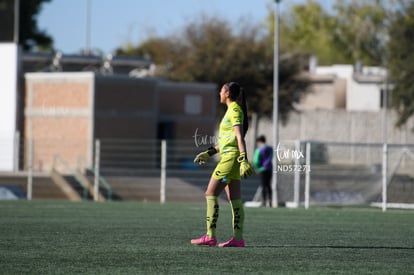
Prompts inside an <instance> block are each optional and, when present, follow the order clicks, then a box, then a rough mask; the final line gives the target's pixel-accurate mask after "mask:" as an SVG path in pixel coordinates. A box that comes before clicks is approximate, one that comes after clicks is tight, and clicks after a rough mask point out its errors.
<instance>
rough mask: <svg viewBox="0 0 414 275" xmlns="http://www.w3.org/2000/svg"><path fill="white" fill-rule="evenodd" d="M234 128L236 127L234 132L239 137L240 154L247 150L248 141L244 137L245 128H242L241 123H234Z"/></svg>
mask: <svg viewBox="0 0 414 275" xmlns="http://www.w3.org/2000/svg"><path fill="white" fill-rule="evenodd" d="M233 129H234V133H235V135H236V138H237V146H238V147H239V151H240V154H241V153H243V152H246V142H245V141H244V138H243V135H242V131H243V130H242V128H241V125H240V124H238V125H234V126H233Z"/></svg>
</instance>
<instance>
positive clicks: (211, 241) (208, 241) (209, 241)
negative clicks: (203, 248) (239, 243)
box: [191, 234, 217, 246]
mask: <svg viewBox="0 0 414 275" xmlns="http://www.w3.org/2000/svg"><path fill="white" fill-rule="evenodd" d="M191 243H192V244H196V245H208V246H215V245H216V244H217V239H216V238H215V237H213V238H210V237H209V236H208V235H207V234H206V235H204V236H202V237H200V238H198V239H192V240H191Z"/></svg>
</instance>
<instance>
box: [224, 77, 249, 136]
mask: <svg viewBox="0 0 414 275" xmlns="http://www.w3.org/2000/svg"><path fill="white" fill-rule="evenodd" d="M227 85H228V88H229V91H230V98H231V99H232V100H235V101H236V102H237V104H239V106H240V107H241V108H242V110H243V138H244V137H245V136H246V133H247V130H248V129H249V118H248V117H247V105H246V96H245V94H244V89H243V88H242V87H241V86H240V85H239V84H238V83H236V82H230V83H228V84H227Z"/></svg>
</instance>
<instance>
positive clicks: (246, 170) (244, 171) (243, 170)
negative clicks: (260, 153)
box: [237, 152, 255, 178]
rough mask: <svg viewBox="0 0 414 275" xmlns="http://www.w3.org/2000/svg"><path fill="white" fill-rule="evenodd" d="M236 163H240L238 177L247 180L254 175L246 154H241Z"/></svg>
mask: <svg viewBox="0 0 414 275" xmlns="http://www.w3.org/2000/svg"><path fill="white" fill-rule="evenodd" d="M237 161H238V162H239V163H240V176H242V177H243V178H247V177H250V176H252V175H254V174H255V172H254V169H253V167H252V166H251V165H250V163H249V162H248V161H247V156H246V152H241V153H240V156H239V157H238V158H237Z"/></svg>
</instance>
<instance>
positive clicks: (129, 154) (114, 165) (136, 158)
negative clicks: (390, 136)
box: [0, 139, 414, 208]
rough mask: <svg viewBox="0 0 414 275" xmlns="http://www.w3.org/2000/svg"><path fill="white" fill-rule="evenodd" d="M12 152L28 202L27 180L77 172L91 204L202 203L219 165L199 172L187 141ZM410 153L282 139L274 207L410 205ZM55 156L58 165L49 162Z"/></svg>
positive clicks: (246, 190)
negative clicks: (119, 201) (112, 201)
mask: <svg viewBox="0 0 414 275" xmlns="http://www.w3.org/2000/svg"><path fill="white" fill-rule="evenodd" d="M15 146H16V148H14V151H15V152H16V153H15V155H16V156H17V160H14V162H15V165H14V166H15V167H17V168H18V169H14V170H13V171H7V174H8V175H10V174H15V175H22V174H24V175H26V176H27V184H26V185H25V191H26V195H27V199H32V198H33V193H34V191H36V190H33V188H40V187H38V186H37V185H36V184H34V182H33V179H34V177H35V175H39V174H44V175H49V174H50V172H51V170H52V168H55V170H57V171H60V172H61V173H62V174H63V175H64V176H69V175H68V174H71V175H72V176H73V174H75V172H73V171H78V172H80V173H81V174H83V175H84V176H86V177H87V178H88V179H90V180H91V184H92V186H93V188H92V189H91V188H90V186H87V189H88V192H89V194H90V195H91V197H92V198H91V199H94V200H99V197H100V196H102V195H103V193H104V192H105V197H106V199H116V198H117V196H118V198H122V199H126V200H152V201H155V200H157V201H160V202H161V203H164V202H166V201H194V199H193V198H195V197H196V198H198V201H203V192H204V189H205V187H206V185H207V183H208V178H209V177H210V174H211V171H212V170H213V169H214V166H215V163H216V161H217V160H218V157H217V156H215V157H214V158H213V160H211V161H209V162H208V163H207V165H206V167H199V166H197V165H195V164H194V163H193V159H194V156H195V155H196V154H197V153H198V152H200V151H202V150H205V149H206V148H207V147H209V146H210V145H205V144H203V145H200V144H197V143H194V140H190V139H188V140H166V141H161V140H127V139H101V140H93V141H84V140H74V139H72V140H65V139H40V140H31V141H29V140H20V141H19V142H15ZM413 152H414V145H413V144H387V145H386V146H384V145H383V144H380V143H343V142H342V143H339V142H321V141H298V140H297V141H281V142H280V146H279V147H278V148H275V158H279V159H278V167H274V169H275V173H274V175H275V176H277V178H278V180H277V182H278V185H277V189H276V191H277V195H278V201H280V202H282V203H286V205H287V206H293V207H299V206H304V207H306V208H307V207H311V206H315V205H380V206H381V207H384V206H385V208H386V207H387V206H390V205H395V204H397V205H400V206H405V205H411V204H414V198H413V196H414V180H413V178H414V154H413ZM0 153H1V152H0ZM57 155H58V156H59V158H61V159H62V160H63V162H64V163H65V164H64V165H63V164H62V163H63V162H62V161H59V162H56V161H55V156H57ZM384 156H385V158H384ZM54 161H55V163H54ZM63 166H65V167H63ZM70 171H72V172H70ZM5 173H6V172H5V171H3V172H1V171H0V175H2V174H5ZM79 177H80V176H78V178H79ZM75 179H76V177H75ZM384 183H385V184H384ZM0 184H1V182H0ZM85 186H86V185H85ZM103 190H106V191H103ZM82 197H83V198H84V197H85V196H84V195H83V196H82ZM34 198H36V196H34ZM242 198H243V200H244V201H256V202H259V201H260V187H259V176H258V175H255V176H254V177H251V178H249V179H247V180H244V181H243V187H242ZM257 205H258V204H257Z"/></svg>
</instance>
